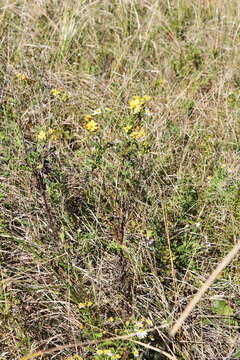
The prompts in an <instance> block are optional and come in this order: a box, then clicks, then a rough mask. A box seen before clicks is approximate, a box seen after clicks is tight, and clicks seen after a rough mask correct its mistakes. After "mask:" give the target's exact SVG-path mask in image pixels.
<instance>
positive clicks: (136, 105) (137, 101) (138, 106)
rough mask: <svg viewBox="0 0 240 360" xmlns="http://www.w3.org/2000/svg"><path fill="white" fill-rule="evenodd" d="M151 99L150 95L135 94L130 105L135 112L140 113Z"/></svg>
mask: <svg viewBox="0 0 240 360" xmlns="http://www.w3.org/2000/svg"><path fill="white" fill-rule="evenodd" d="M149 100H151V97H150V96H149V95H144V96H143V97H140V96H133V98H132V99H131V100H130V101H129V107H130V110H131V112H132V113H133V114H139V113H140V112H141V111H142V110H143V109H144V105H145V103H146V102H148V101H149Z"/></svg>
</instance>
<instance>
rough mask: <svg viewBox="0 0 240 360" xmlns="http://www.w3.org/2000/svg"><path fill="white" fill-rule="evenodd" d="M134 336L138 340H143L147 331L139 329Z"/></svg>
mask: <svg viewBox="0 0 240 360" xmlns="http://www.w3.org/2000/svg"><path fill="white" fill-rule="evenodd" d="M136 335H137V337H138V338H139V339H144V338H145V337H146V336H147V331H146V330H144V329H139V330H138V332H137V333H136Z"/></svg>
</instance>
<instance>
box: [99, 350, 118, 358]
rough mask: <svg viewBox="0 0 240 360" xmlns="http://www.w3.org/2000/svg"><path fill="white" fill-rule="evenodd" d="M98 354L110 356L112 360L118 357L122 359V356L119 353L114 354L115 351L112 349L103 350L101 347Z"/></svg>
mask: <svg viewBox="0 0 240 360" xmlns="http://www.w3.org/2000/svg"><path fill="white" fill-rule="evenodd" d="M96 355H98V356H101V355H107V356H109V357H110V358H111V359H112V360H117V359H120V358H121V356H120V355H119V354H114V353H113V352H112V350H109V349H103V350H101V349H99V350H97V352H96Z"/></svg>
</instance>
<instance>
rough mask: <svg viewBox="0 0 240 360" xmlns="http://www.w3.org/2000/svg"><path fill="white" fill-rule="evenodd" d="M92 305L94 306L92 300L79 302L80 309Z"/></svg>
mask: <svg viewBox="0 0 240 360" xmlns="http://www.w3.org/2000/svg"><path fill="white" fill-rule="evenodd" d="M91 306H93V303H92V301H88V302H86V303H79V304H78V307H79V308H80V309H83V308H86V307H91Z"/></svg>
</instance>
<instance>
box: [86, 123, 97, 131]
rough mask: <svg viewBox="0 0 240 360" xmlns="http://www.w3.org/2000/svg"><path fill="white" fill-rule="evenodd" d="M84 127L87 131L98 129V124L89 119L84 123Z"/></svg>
mask: <svg viewBox="0 0 240 360" xmlns="http://www.w3.org/2000/svg"><path fill="white" fill-rule="evenodd" d="M85 128H86V129H87V130H88V131H89V132H95V131H97V129H98V124H97V123H96V121H94V120H90V121H88V122H87V123H86V125H85Z"/></svg>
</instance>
